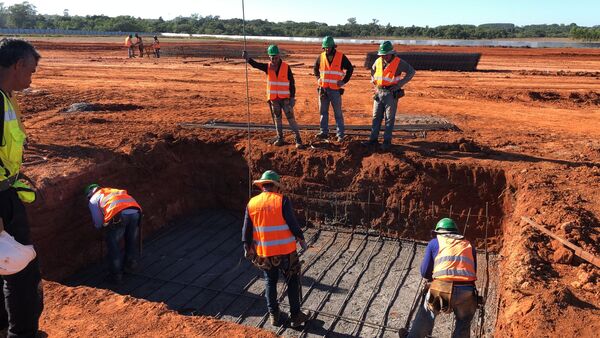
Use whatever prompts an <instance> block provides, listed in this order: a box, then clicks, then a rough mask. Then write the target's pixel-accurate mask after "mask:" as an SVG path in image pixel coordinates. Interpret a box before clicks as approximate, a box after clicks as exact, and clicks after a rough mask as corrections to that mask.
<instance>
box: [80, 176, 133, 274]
mask: <svg viewBox="0 0 600 338" xmlns="http://www.w3.org/2000/svg"><path fill="white" fill-rule="evenodd" d="M84 192H85V195H86V197H87V199H88V201H89V202H88V207H89V208H90V212H91V213H92V220H93V222H94V227H96V229H104V230H105V240H106V248H107V251H108V263H109V271H110V277H111V281H112V282H114V283H116V284H119V283H121V282H122V280H123V271H125V272H127V273H130V272H133V271H135V269H136V268H137V265H138V258H139V257H138V256H139V255H138V254H139V251H138V249H139V248H138V247H137V245H138V244H139V243H138V239H139V236H140V234H139V225H140V219H141V212H142V208H141V207H140V205H139V204H138V203H137V202H136V201H135V199H133V197H131V196H130V195H129V194H128V193H127V191H126V190H120V189H113V188H101V187H100V186H99V185H98V184H95V183H94V184H90V185H88V186H87V187H86V188H85V191H84ZM123 236H125V264H123V260H122V259H121V252H120V251H121V250H120V249H119V241H120V240H121V238H123Z"/></svg>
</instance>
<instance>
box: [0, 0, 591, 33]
mask: <svg viewBox="0 0 600 338" xmlns="http://www.w3.org/2000/svg"><path fill="white" fill-rule="evenodd" d="M0 2H3V3H4V6H6V7H8V6H10V5H13V4H15V3H21V2H23V1H6V0H4V1H3V0H0ZM244 2H245V15H246V19H267V20H269V21H275V22H279V21H287V20H291V21H296V22H307V21H318V22H325V23H327V24H329V25H337V24H344V23H346V22H347V20H348V18H351V17H354V18H356V20H357V21H358V23H360V24H366V23H370V22H372V20H373V19H377V20H379V23H380V24H383V25H386V24H387V23H390V24H391V25H392V26H412V25H415V26H430V27H435V26H439V25H451V24H473V25H479V24H483V23H514V24H516V25H518V26H522V25H529V24H552V23H557V24H570V23H576V24H577V25H579V26H595V25H600V15H598V13H600V1H598V0H572V1H566V0H545V1H540V0H530V1H527V0H503V1H497V0H490V1H485V0H465V1H461V0H450V1H449V0H420V1H418V0H417V1H415V0H411V1H402V0H396V1H394V0H388V1H379V2H377V1H356V0H324V1H323V0H321V1H300V0H245V1H244ZM29 3H30V4H33V5H35V6H36V9H37V11H38V13H41V14H61V15H62V14H63V11H64V10H65V9H68V10H69V13H70V14H71V15H100V14H103V15H107V16H118V15H132V16H135V17H142V18H152V19H157V18H158V17H162V18H163V19H165V20H168V19H172V18H174V17H177V16H189V15H191V14H193V13H197V14H199V15H201V16H208V15H218V16H220V17H221V18H223V19H230V18H242V0H195V1H194V0H167V1H163V2H160V1H147V0H144V1H143V0H124V1H123V0H101V1H82V0H30V1H29Z"/></svg>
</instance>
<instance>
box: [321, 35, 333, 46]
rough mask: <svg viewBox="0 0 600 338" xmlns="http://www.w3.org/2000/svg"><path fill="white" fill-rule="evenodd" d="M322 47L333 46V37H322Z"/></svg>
mask: <svg viewBox="0 0 600 338" xmlns="http://www.w3.org/2000/svg"><path fill="white" fill-rule="evenodd" d="M321 46H322V47H323V48H334V47H335V42H333V38H332V37H331V36H329V35H327V36H326V37H324V38H323V43H322V44H321Z"/></svg>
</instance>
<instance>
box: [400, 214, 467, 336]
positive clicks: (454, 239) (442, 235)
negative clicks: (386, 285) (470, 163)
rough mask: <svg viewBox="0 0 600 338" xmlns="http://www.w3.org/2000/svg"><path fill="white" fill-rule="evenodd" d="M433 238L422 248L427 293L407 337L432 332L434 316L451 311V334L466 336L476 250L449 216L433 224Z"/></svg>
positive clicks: (423, 273) (422, 272) (422, 265)
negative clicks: (452, 326)
mask: <svg viewBox="0 0 600 338" xmlns="http://www.w3.org/2000/svg"><path fill="white" fill-rule="evenodd" d="M433 232H434V233H435V235H436V236H435V238H434V239H432V240H431V241H429V243H428V244H427V248H425V256H424V257H423V261H422V262H421V276H422V277H423V278H424V279H425V280H426V284H425V285H426V289H427V295H426V296H425V297H424V298H422V299H423V302H424V304H422V305H421V306H420V307H419V311H418V312H417V315H416V316H415V319H414V321H413V323H412V326H411V328H410V331H409V333H408V337H410V338H415V337H426V336H429V335H431V333H432V331H433V326H434V321H435V317H436V316H437V315H438V314H440V313H454V314H455V322H454V332H453V333H452V337H468V336H469V331H470V328H471V321H472V320H473V317H474V316H475V312H476V311H477V303H478V296H477V290H476V288H475V281H476V280H477V252H476V251H475V247H473V246H472V245H471V243H470V242H469V241H468V240H466V239H465V238H464V236H463V235H461V234H460V232H459V231H458V227H457V226H456V223H455V222H454V220H452V219H451V218H442V219H440V220H439V221H438V222H437V224H436V225H435V228H434V231H433Z"/></svg>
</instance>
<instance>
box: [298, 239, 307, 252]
mask: <svg viewBox="0 0 600 338" xmlns="http://www.w3.org/2000/svg"><path fill="white" fill-rule="evenodd" d="M298 244H300V247H301V248H302V250H308V245H307V244H306V241H305V240H303V239H300V240H298Z"/></svg>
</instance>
